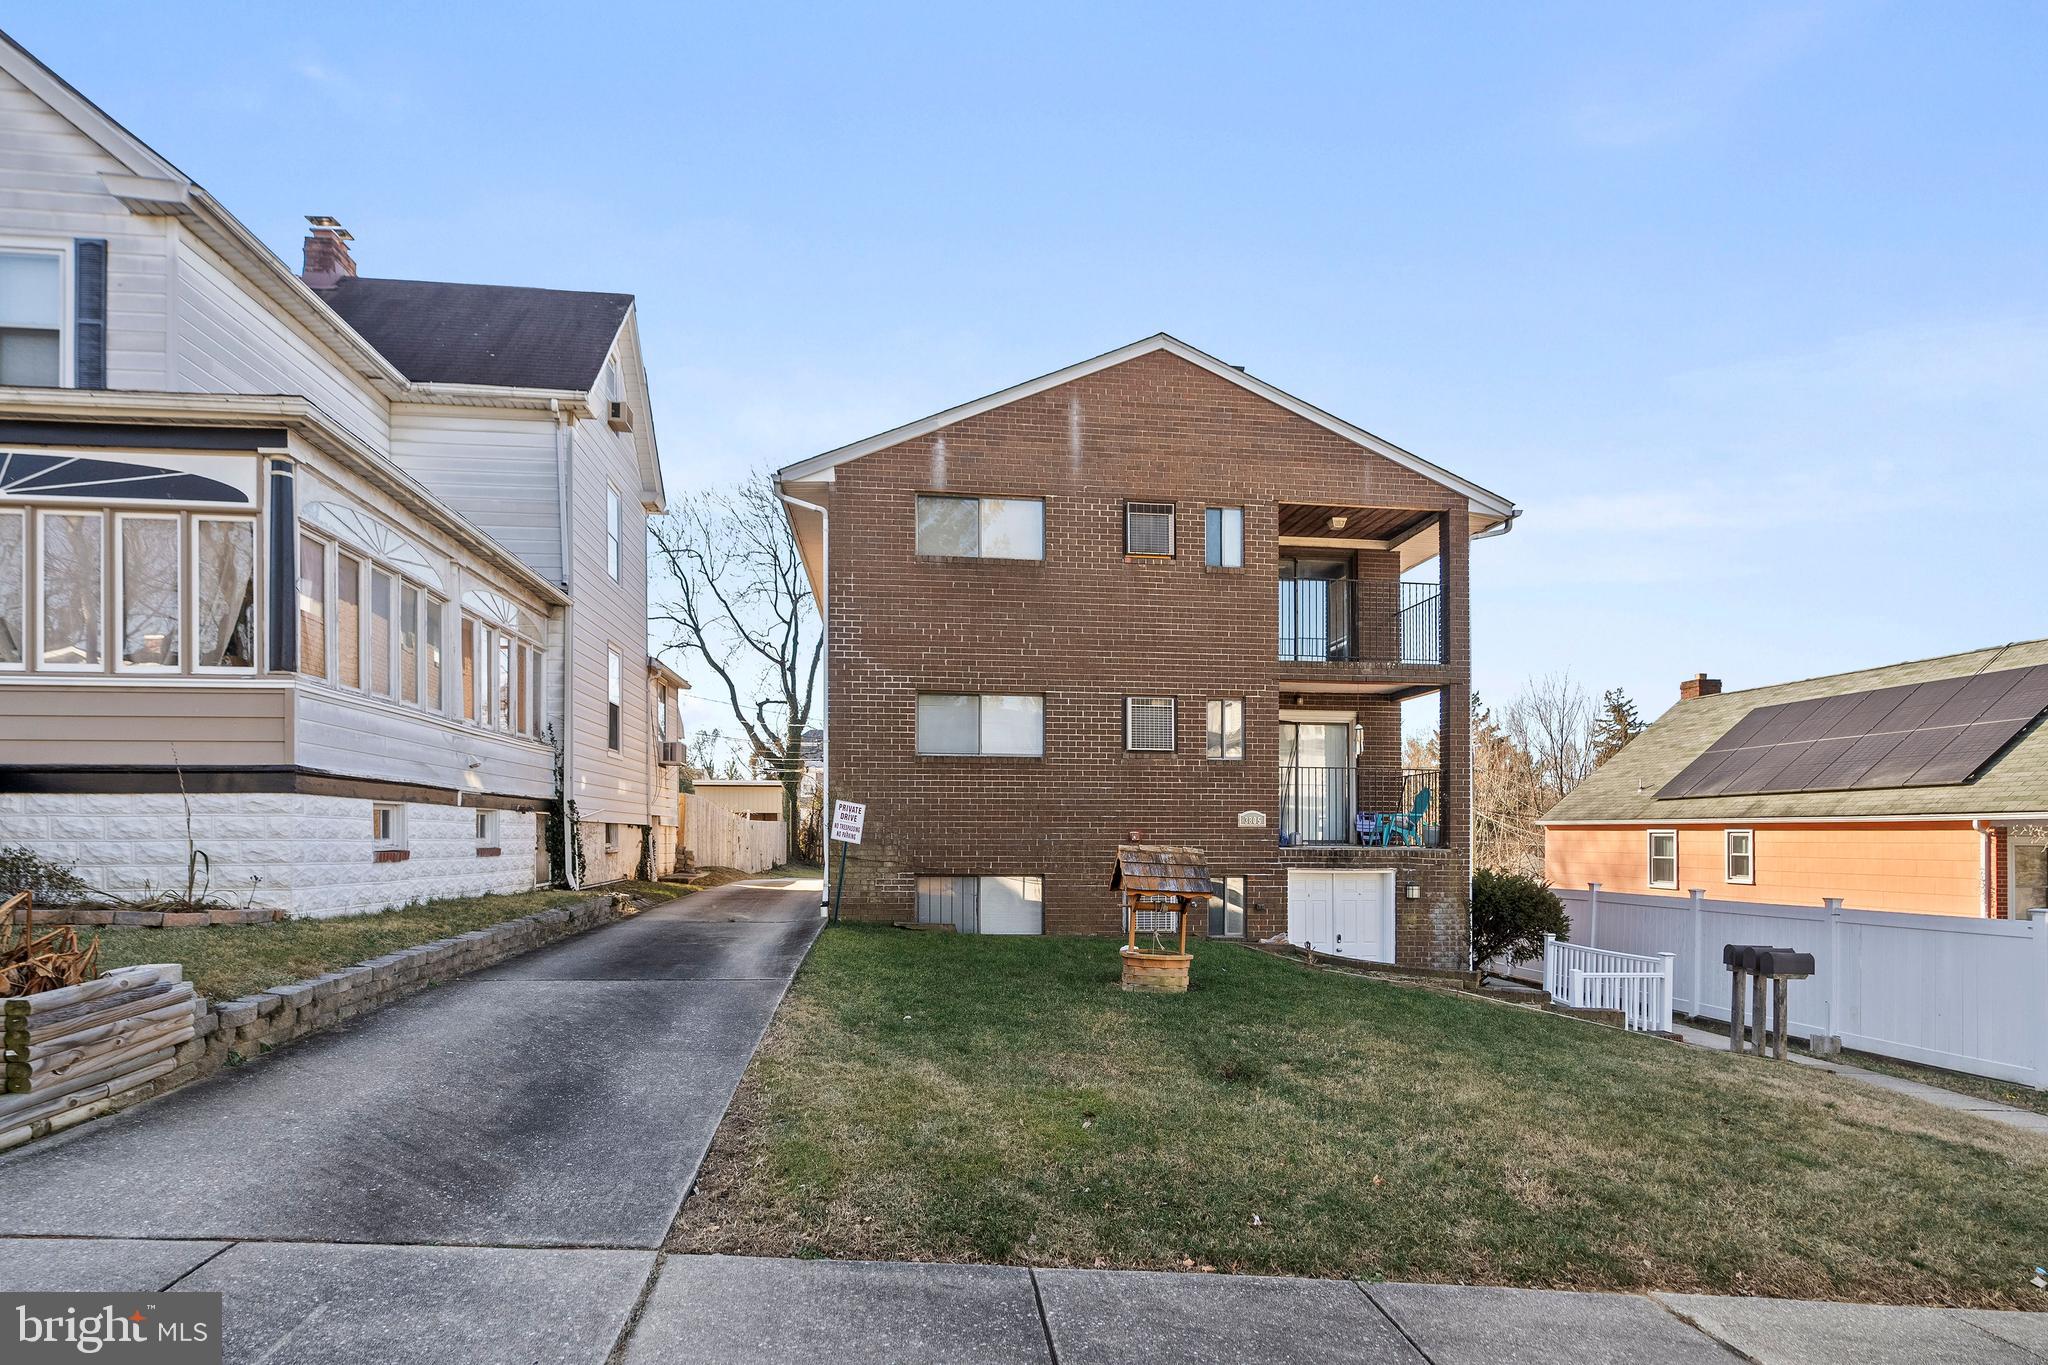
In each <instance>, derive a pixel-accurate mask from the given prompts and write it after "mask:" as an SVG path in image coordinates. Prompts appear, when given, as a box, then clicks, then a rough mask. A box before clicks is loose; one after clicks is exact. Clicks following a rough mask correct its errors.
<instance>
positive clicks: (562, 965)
mask: <svg viewBox="0 0 2048 1365" xmlns="http://www.w3.org/2000/svg"><path fill="white" fill-rule="evenodd" d="M818 894H819V883H818V882H817V881H816V880H815V879H812V880H810V881H807V882H803V881H799V882H792V881H790V880H788V879H772V880H771V879H763V880H757V881H753V882H745V883H737V884H734V885H732V886H727V887H721V888H719V889H717V890H713V891H707V892H702V893H700V894H697V895H694V896H688V897H684V898H682V899H680V900H676V901H673V902H670V903H668V904H666V905H662V906H657V907H655V908H654V909H651V910H648V911H646V912H645V913H643V914H641V915H639V916H637V917H635V918H633V919H631V920H628V921H625V922H623V923H620V924H616V925H613V926H610V927H608V928H604V929H599V930H595V931H593V932H591V933H589V934H585V935H582V936H579V937H577V938H574V939H570V940H567V941H565V942H562V943H559V944H556V945H553V946H551V947H548V948H544V949H541V950H540V951H538V952H535V953H531V954H529V955H527V956H525V957H522V958H519V959H517V960H515V961H512V962H508V963H505V964H503V965H501V966H499V967H496V968H493V969H491V970H490V971H487V972H482V973H479V974H477V975H475V976H472V977H465V978H463V979H462V980H460V981H456V982H451V983H450V984H448V985H446V986H442V987H439V988H438V989H435V990H431V991H427V992H425V993H423V994H421V995H418V996H415V997H413V998H411V999H409V1000H406V1001H404V1002H402V1003H400V1004H397V1005H394V1006H392V1007H391V1008H389V1009H385V1010H380V1011H378V1012H376V1013H374V1014H369V1015H365V1016H363V1017H361V1018H359V1019H357V1020H354V1021H352V1022H351V1023H349V1024H347V1025H344V1026H343V1027H341V1028H338V1029H336V1030H334V1031H332V1032H330V1033H326V1034H322V1035H320V1036H319V1037H316V1038H310V1039H307V1040H306V1041H305V1042H302V1043H299V1044H297V1045H295V1046H293V1047H290V1048H286V1049H283V1050H281V1051H279V1052H278V1053H276V1054H275V1055H273V1056H270V1057H265V1058H261V1059H257V1060H254V1061H252V1062H250V1063H249V1064H247V1065H245V1066H242V1067H238V1068H235V1069H233V1070H230V1071H224V1072H222V1073H220V1074H219V1075H218V1076H216V1077H214V1078H212V1079H210V1080H208V1081H205V1082H203V1083H201V1084H199V1085H194V1086H189V1087H187V1088H185V1089H183V1090H178V1091H174V1092H173V1093H171V1094H170V1095H167V1096H165V1097H164V1098H162V1099H160V1100H156V1101H152V1102H150V1103H148V1104H144V1105H140V1106H137V1107H136V1108H134V1109H131V1110H128V1111H126V1112H125V1113H122V1114H119V1115H117V1116H115V1117H114V1118H112V1119H107V1120H103V1121H101V1122H99V1123H94V1124H87V1125H84V1126H82V1127H81V1128H79V1129H77V1130H75V1131H74V1132H72V1133H68V1134H65V1135H64V1136H62V1137H58V1138H54V1139H50V1140H46V1141H44V1142H39V1143H32V1144H30V1145H29V1146H27V1147H24V1148H21V1149H19V1150H17V1151H15V1152H12V1153H9V1154H8V1155H7V1156H5V1157H4V1158H0V1289H4V1290H17V1291H19V1290H29V1289H40V1288H51V1289H58V1288H76V1289H80V1290H95V1291H97V1290H103V1289H104V1290H114V1289H136V1290H150V1291H155V1290H161V1289H165V1288H168V1287H170V1286H171V1285H172V1283H173V1282H174V1281H175V1283H176V1287H177V1288H178V1289H181V1290H185V1289H194V1290H199V1289H205V1290H220V1291H223V1292H225V1293H226V1294H227V1295H228V1299H227V1302H228V1305H229V1310H228V1319H227V1338H228V1352H229V1358H230V1359H246V1360H255V1359H259V1358H260V1359H263V1360H267V1361H273V1362H286V1361H296V1360H305V1361H324V1360H334V1359H346V1358H356V1359H363V1360H369V1361H378V1360H387V1359H388V1360H409V1359H420V1360H446V1359H456V1358H466V1359H479V1360H482V1359H505V1360H520V1361H527V1360H564V1361H567V1360H576V1361H584V1360H590V1361H601V1360H603V1359H604V1358H605V1356H606V1354H607V1353H608V1352H609V1351H610V1350H611V1348H612V1346H613V1345H614V1343H615V1342H616V1341H617V1340H618V1338H619V1334H620V1332H621V1331H622V1330H623V1328H624V1327H625V1325H626V1323H627V1321H628V1319H629V1317H630V1315H631V1313H632V1310H633V1307H634V1305H635V1304H636V1303H637V1302H638V1300H639V1298H640V1296H641V1294H642V1292H643V1291H644V1289H645V1288H646V1286H647V1284H648V1281H649V1277H650V1276H651V1275H652V1274H653V1272H654V1269H655V1264H656V1260H655V1248H656V1247H658V1246H660V1244H661V1242H662V1239H663V1238H664V1237H665V1236H666V1235H667V1233H668V1230H669V1227H670V1224H671V1223H672V1222H673V1221H674V1219H675V1215H676V1212H677V1210H678V1209H679V1208H680V1207H681V1205H682V1202H683V1198H684V1196H685V1195H686V1194H687V1193H688V1191H689V1188H690V1184H691V1182H692V1181H693V1180H694V1179H695V1178H696V1172H697V1168H698V1166H699V1164H700V1163H701V1162H702V1160H703V1156H704V1152H705V1149H706V1148H707V1147H708V1146H709V1144H710V1141H711V1137H712V1135H713V1133H715V1132H716V1131H717V1128H718V1124H719V1121H720V1119H721V1118H722V1117H723V1116H724V1113H725V1107H726V1104H727V1103H728V1101H729V1100H730V1099H731V1096H732V1090H733V1087H734V1086H735V1085H736V1084H737V1083H738V1081H739V1078H740V1074H741V1072H742V1071H744V1070H745V1068H746V1064H747V1061H748V1059H749V1058H750V1057H751V1056H752V1055H753V1051H754V1047H755V1045H756V1044H757V1043H758V1042H759V1041H760V1037H761V1034H762V1031H763V1030H764V1029H765V1028H766V1027H767V1024H768V1020H769V1018H770V1017H771V1016H772V1015H773V1013H774V1011H775V1007H776V1005H777V1003H778V1002H779V1001H780V1000H781V998H782V992H783V990H784V988H785V987H786V986H787V985H788V982H789V979H790V977H791V976H792V975H793V974H794V973H795V971H796V967H797V964H798V963H799V962H801V961H802V959H803V955H804V953H805V952H806V951H807V950H808V949H809V947H810V944H811V941H812V939H813V938H814V937H815V936H816V934H817V931H818V925H819V919H818ZM222 932H232V931H228V930H223V931H222ZM45 1239H51V1240H45ZM485 1326H488V1329H489V1330H490V1331H491V1332H492V1334H493V1335H492V1336H491V1337H490V1338H489V1342H490V1344H489V1345H487V1346H480V1347H479V1349H478V1350H477V1351H452V1352H451V1351H449V1350H448V1349H447V1346H446V1342H447V1333H448V1332H450V1331H454V1332H456V1333H457V1335H461V1334H463V1333H465V1332H472V1331H475V1330H479V1329H480V1328H482V1327H485ZM500 1343H502V1347H503V1349H502V1351H501V1350H500V1346H499V1344H500Z"/></svg>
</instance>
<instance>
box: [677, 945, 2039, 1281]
mask: <svg viewBox="0 0 2048 1365" xmlns="http://www.w3.org/2000/svg"><path fill="white" fill-rule="evenodd" d="M1116 981H1117V963H1116V957H1115V952H1114V948H1113V946H1112V945H1110V944H1107V943H1105V942H1102V941H1090V940H1075V939H995V938H978V937H972V936H958V935H941V934H908V933H903V932H900V931H895V930H888V929H874V928H863V927H844V928H834V929H828V930H827V931H826V932H825V934H824V936H823V937H822V938H821V939H820V941H819V943H818V945H817V947H816V948H815V949H814V950H813V952H812V954H811V957H810V960H809V961H808V963H807V964H806V965H805V967H804V969H803V971H802V972H801V973H800V974H799V975H798V977H797V980H796V983H795V985H794V986H793V987H792V989H791V992H790V995H789V997H788V999H787V1000H786V1001H785V1003H784V1006H783V1009H782V1011H781V1012H780V1013H779V1014H778V1016H777V1018H776V1021H775V1023H774V1025H773V1027H772V1028H771V1029H770V1032H769V1036H768V1038H767V1040H766V1042H765V1043H764V1045H763V1047H762V1049H761V1051H760V1053H759V1054H758V1055H757V1056H756V1058H755V1060H754V1064H753V1066H752V1067H751V1068H750V1069H749V1071H748V1073H747V1076H746V1078H745V1080H744V1082H743V1083H742V1085H741V1088H740V1092H739V1095H738V1097H737V1099H736V1102H735V1105H734V1107H733V1110H732V1112H731V1114H730V1115H729V1116H728V1119H727V1122H726V1125H725V1127H724V1128H723V1129H722V1130H721V1132H720V1134H719V1136H718V1139H717V1141H716V1142H715V1143H714V1145H713V1148H712V1152H711V1155H710V1158H709V1160H708V1162H707V1164H706V1167H705V1170H704V1172H703V1174H702V1176H701V1178H700V1180H699V1182H698V1193H697V1195H696V1196H694V1197H693V1198H692V1199H691V1200H690V1201H689V1202H688V1204H687V1205H686V1206H685V1208H684V1212H683V1217H682V1219H681V1220H680V1222H679V1223H678V1226H677V1229H676V1232H675V1235H674V1237H673V1239H672V1243H671V1245H672V1249H675V1250H685V1251H718V1252H737V1253H754V1254H773V1255H827V1256H836V1257H875V1258H883V1259H906V1260H907V1259H943V1260H979V1261H1005V1262H1015V1263H1027V1264H1035V1265H1081V1266H1090V1265H1109V1266H1134V1267H1178V1268H1189V1267H1200V1266H1210V1267H1214V1268H1216V1269H1218V1270H1227V1271H1238V1272H1246V1273H1260V1274H1293V1275H1320V1276H1361V1277H1367V1278H1372V1277H1381V1278H1387V1279H1410V1280H1439V1281H1464V1282H1473V1283H1484V1284H1515V1285H1549V1286H1557V1287H1568V1288H1603V1289H1637V1288H1649V1287H1656V1288H1669V1289H1689V1290H1708V1291H1719V1292H1751V1293H1768V1294H1781V1295H1789V1296H1795V1297H1820V1298H1839V1299H1865V1300H1877V1301H1891V1302H1928V1303H1970V1304H1981V1305H1987V1306H1992V1305H1995V1306H2007V1307H2010V1306H2040V1304H2039V1299H2040V1295H2039V1294H2038V1293H2037V1292H2036V1291H2034V1290H2032V1289H2031V1288H2030V1287H2028V1286H2027V1284H2026V1279H2027V1276H2028V1275H2030V1274H2031V1273H2032V1267H2033V1266H2034V1265H2035V1264H2036V1263H2037V1261H2038V1260H2039V1258H2040V1252H2041V1251H2042V1250H2043V1249H2044V1248H2048V1142H2043V1141H2041V1140H2037V1139H2033V1138H2029V1137H2026V1136H2024V1135H2018V1134H2014V1133H2011V1132H2009V1131H2007V1130H2003V1129H1995V1128H1992V1127H1990V1126H1989V1125H1986V1124H1983V1123H1981V1122H1980V1121H1978V1120H1974V1119H1971V1118H1969V1117H1967V1116H1964V1115H1957V1114H1949V1113H1944V1112H1942V1111H1938V1110H1934V1109H1932V1108H1930V1107H1928V1106H1924V1105H1919V1104H1916V1103H1913V1102H1911V1101H1907V1100H1901V1099H1898V1098H1896V1097H1893V1096H1889V1095H1886V1094H1883V1093H1880V1092H1875V1091H1870V1090H1867V1089H1865V1088H1862V1087H1856V1086H1852V1085H1850V1084H1848V1083H1846V1082H1842V1081H1839V1080H1836V1079H1835V1078H1832V1077H1829V1076H1826V1075H1823V1074H1815V1073H1811V1072H1808V1071H1805V1070H1794V1069H1792V1068H1790V1067H1784V1066H1777V1065H1774V1064H1771V1063H1768V1062H1763V1061H1759V1060H1756V1059H1749V1058H1737V1057H1729V1056H1726V1055H1725V1054H1715V1053H1710V1052H1703V1051H1699V1050H1696V1049H1683V1048H1679V1047H1677V1046H1675V1045H1672V1044H1668V1043H1663V1042H1660V1041H1657V1040H1653V1039H1647V1038H1642V1037H1636V1036H1631V1035H1626V1034H1623V1033H1620V1032H1618V1031H1614V1030H1608V1029H1600V1028H1594V1027H1591V1026H1587V1025H1583V1024H1579V1023H1576V1022H1574V1021H1569V1020H1563V1019H1558V1018H1555V1017H1551V1016H1546V1015H1542V1014H1538V1013H1534V1012H1530V1011H1525V1010H1517V1009H1509V1008H1503V1007H1499V1006H1494V1005H1490V1004H1487V1003H1485V1002H1481V1001H1477V1000H1473V999H1469V998H1464V997H1460V996H1457V995H1454V994H1450V993H1445V992H1440V991H1433V990H1419V989H1413V988H1409V987H1403V986H1397V985H1391V984H1387V983H1385V982H1380V981H1372V980H1363V979H1359V978H1356V977H1352V976H1348V975H1343V974H1337V973H1328V972H1311V971H1305V970H1302V969H1301V968H1299V967H1297V966H1295V965H1293V964H1290V963H1287V962H1283V961H1279V960H1276V959H1274V958H1271V957H1268V956H1265V955H1262V954H1259V953H1256V952H1252V951H1249V950H1247V949H1243V948H1238V947H1233V946H1230V945H1224V944H1209V943H1203V944H1200V945H1198V946H1197V948H1196V961H1195V981H1196V989H1195V990H1194V991H1193V992H1192V993H1190V994H1189V995H1187V996H1185V997H1180V998H1174V997H1159V996H1143V995H1126V994H1124V993H1123V992H1121V991H1119V990H1118V989H1117V985H1116ZM1737 1192H1744V1194H1743V1197H1742V1198H1736V1197H1734V1196H1735V1195H1736V1193H1737Z"/></svg>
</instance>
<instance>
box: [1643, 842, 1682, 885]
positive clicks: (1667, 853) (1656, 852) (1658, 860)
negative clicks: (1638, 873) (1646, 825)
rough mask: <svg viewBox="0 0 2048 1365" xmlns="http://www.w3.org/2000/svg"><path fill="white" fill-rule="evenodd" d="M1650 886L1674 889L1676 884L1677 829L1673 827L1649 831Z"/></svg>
mask: <svg viewBox="0 0 2048 1365" xmlns="http://www.w3.org/2000/svg"><path fill="white" fill-rule="evenodd" d="M1649 882H1650V885H1651V886H1656V887H1663V888H1665V889H1674V888H1676V887H1677V885H1678V831H1677V830H1675V829H1653V830H1651V831H1650V876H1649Z"/></svg>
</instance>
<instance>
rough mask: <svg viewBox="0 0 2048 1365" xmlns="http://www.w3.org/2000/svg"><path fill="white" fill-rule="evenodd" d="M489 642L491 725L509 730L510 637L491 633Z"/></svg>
mask: <svg viewBox="0 0 2048 1365" xmlns="http://www.w3.org/2000/svg"><path fill="white" fill-rule="evenodd" d="M491 641H492V645H493V648H492V650H491V655H492V658H493V659H494V660H495V662H494V663H493V664H492V665H491V677H492V678H493V679H494V682H493V686H494V687H495V688H496V689H497V690H496V692H495V693H493V700H492V702H491V715H492V717H493V721H492V724H493V725H495V726H496V727H497V728H498V729H500V730H510V729H511V728H512V685H513V679H512V637H511V636H509V635H506V634H503V633H502V632H499V631H492V632H491ZM612 747H613V748H617V747H618V746H617V745H616V744H615V745H613V746H612Z"/></svg>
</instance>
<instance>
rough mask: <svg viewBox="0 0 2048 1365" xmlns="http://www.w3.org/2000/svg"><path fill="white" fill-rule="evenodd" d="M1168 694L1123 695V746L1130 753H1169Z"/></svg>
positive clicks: (1170, 708) (1170, 711)
mask: <svg viewBox="0 0 2048 1365" xmlns="http://www.w3.org/2000/svg"><path fill="white" fill-rule="evenodd" d="M1173 722H1174V699H1173V698H1172V697H1125V698H1124V748H1126V749H1128V750H1130V751H1132V752H1134V753H1172V752H1173V748H1174V741H1173V732H1174V723H1173Z"/></svg>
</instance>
